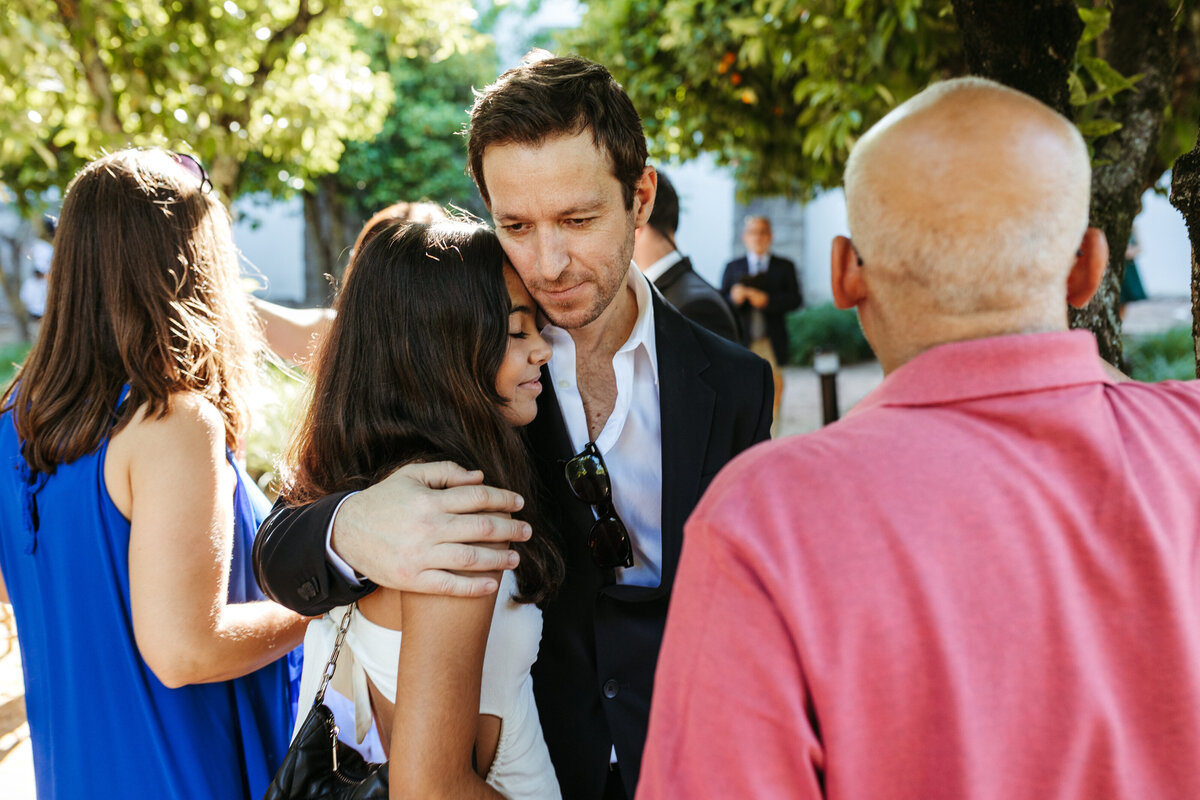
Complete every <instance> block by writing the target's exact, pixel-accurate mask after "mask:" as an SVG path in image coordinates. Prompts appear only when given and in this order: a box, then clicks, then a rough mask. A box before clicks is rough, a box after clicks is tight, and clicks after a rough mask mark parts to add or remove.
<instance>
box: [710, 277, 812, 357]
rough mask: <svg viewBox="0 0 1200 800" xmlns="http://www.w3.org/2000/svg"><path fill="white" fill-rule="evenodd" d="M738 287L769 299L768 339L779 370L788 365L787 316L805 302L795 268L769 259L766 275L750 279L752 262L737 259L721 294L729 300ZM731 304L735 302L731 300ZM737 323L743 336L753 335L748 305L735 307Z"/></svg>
mask: <svg viewBox="0 0 1200 800" xmlns="http://www.w3.org/2000/svg"><path fill="white" fill-rule="evenodd" d="M735 283H745V284H747V285H750V286H753V287H754V288H756V289H762V290H763V291H765V292H766V293H767V295H768V297H769V298H770V299H769V300H768V302H767V307H766V308H764V309H762V312H763V318H764V319H765V321H766V327H767V338H768V339H770V340H771V350H772V351H773V352H774V353H775V360H776V361H778V362H779V366H781V367H782V366H785V365H786V364H787V363H788V333H787V323H786V320H785V317H786V315H787V312H789V311H792V310H793V309H797V308H799V307H800V305H801V303H803V302H804V298H803V296H802V295H801V294H800V282H799V280H798V279H797V278H796V265H795V263H794V262H792V261H791V260H789V259H786V258H780V257H779V256H770V260H769V261H768V262H767V269H766V272H762V273H759V274H758V275H754V276H751V275H750V262H749V261H747V260H746V257H745V256H742V257H741V258H735V259H734V260H733V261H730V262H729V263H728V264H726V265H725V274H724V276H722V278H721V293H722V294H724V295H725V297H726V298H729V290H730V289H732V288H733V285H734V284H735ZM729 301H730V302H731V303H732V302H733V299H732V298H729ZM734 309H735V310H736V311H737V315H738V321H739V322H740V323H741V325H742V334H743V335H744V336H749V335H750V317H751V316H752V314H753V312H754V310H755V309H754V307H753V306H751V305H750V304H749V303H742V304H741V305H735V306H734ZM747 344H749V342H747Z"/></svg>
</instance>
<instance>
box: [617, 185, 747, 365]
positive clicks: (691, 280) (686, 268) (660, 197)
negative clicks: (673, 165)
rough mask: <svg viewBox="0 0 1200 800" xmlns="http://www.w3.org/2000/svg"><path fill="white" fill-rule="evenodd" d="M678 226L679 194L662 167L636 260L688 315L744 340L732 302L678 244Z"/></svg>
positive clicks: (640, 234) (637, 243)
mask: <svg viewBox="0 0 1200 800" xmlns="http://www.w3.org/2000/svg"><path fill="white" fill-rule="evenodd" d="M678 228H679V195H678V194H676V193H675V187H674V186H672V185H671V181H670V180H669V179H668V178H667V176H666V174H665V173H663V172H662V171H661V170H659V172H658V192H657V194H655V196H654V209H653V210H652V211H651V212H650V219H649V221H647V223H646V224H645V225H644V226H643V227H641V228H638V229H637V232H636V233H635V234H634V240H633V260H634V263H636V264H637V265H638V268H639V269H641V271H642V274H644V275H645V276H646V277H647V278H649V279H650V281H651V282H652V283H653V284H654V285H655V287H657V288H658V290H659V291H660V292H662V295H663V297H665V298H666V300H667V302H668V303H670V304H671V305H673V306H675V307H676V308H677V309H679V312H680V313H681V314H683V315H684V316H685V317H687V318H688V319H690V320H691V321H692V322H695V323H696V324H698V325H703V326H704V327H705V328H708V329H709V330H710V331H712V332H713V333H715V334H717V335H718V336H724V337H725V338H726V339H728V340H729V341H731V342H740V341H741V340H742V339H741V332H740V331H739V329H738V322H737V318H736V317H734V316H733V309H731V308H730V307H729V302H728V301H727V300H726V299H725V298H724V297H722V296H721V293H720V292H718V291H717V290H716V289H715V288H714V287H713V286H712V285H711V284H709V282H708V281H706V280H704V278H701V277H700V276H699V275H697V274H696V270H694V269H692V260H691V259H690V258H688V257H687V256H685V255H684V254H683V253H681V252H679V249H678V248H677V247H676V246H675V231H676V230H677V229H678Z"/></svg>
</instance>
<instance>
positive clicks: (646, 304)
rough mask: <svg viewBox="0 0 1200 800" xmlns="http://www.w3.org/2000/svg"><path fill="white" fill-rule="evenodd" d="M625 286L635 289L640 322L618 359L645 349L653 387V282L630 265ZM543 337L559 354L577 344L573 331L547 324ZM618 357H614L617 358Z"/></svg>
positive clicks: (655, 359) (655, 350) (655, 347)
mask: <svg viewBox="0 0 1200 800" xmlns="http://www.w3.org/2000/svg"><path fill="white" fill-rule="evenodd" d="M625 284H626V286H628V287H630V288H631V289H633V296H634V299H635V300H636V301H637V309H638V313H637V319H636V320H635V321H634V323H633V330H632V331H630V333H629V338H628V339H626V340H625V344H623V345H621V347H620V349H618V350H617V356H619V355H620V354H621V353H633V352H635V351H636V350H637V349H638V348H639V347H642V348H645V351H646V356H647V359H646V360H647V361H648V362H649V364H650V372H651V374H652V375H653V376H654V385H655V386H657V385H658V345H657V339H656V337H655V333H654V300H653V297H652V295H651V292H652V291H653V290H652V288H651V283H650V279H649V278H647V277H646V276H645V275H643V274H642V271H641V270H640V269H638V267H637V264H634V263H632V262H630V265H629V274H628V276H627V277H626V279H625ZM542 336H544V337H545V338H546V341H548V342H549V343H550V345H551V346H552V347H553V348H554V350H555V351H556V352H557V351H558V349H559V348H560V347H564V346H567V345H568V343H569V346H570V348H571V352H572V353H573V352H574V351H575V344H574V341H573V340H572V339H571V333H570V331H568V330H566V329H565V328H560V327H558V326H557V325H554V324H553V323H547V324H546V326H545V327H544V328H542ZM614 358H615V356H614ZM550 360H551V362H553V361H554V356H553V355H552V356H550Z"/></svg>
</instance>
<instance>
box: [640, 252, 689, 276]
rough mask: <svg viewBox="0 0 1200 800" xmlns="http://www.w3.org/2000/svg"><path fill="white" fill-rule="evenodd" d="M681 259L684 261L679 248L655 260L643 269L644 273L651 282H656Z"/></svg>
mask: <svg viewBox="0 0 1200 800" xmlns="http://www.w3.org/2000/svg"><path fill="white" fill-rule="evenodd" d="M680 261H683V253H681V252H679V251H678V250H672V251H671V252H669V253H667V254H666V255H665V256H663V257H662V258H660V259H659V260H658V261H655V262H654V263H653V264H651V265H650V266H648V267H646V268H645V269H644V270H642V273H643V274H644V275H645V276H646V278H647V279H649V281H650V282H651V283H654V282H655V281H657V280H658V279H659V278H661V277H662V276H663V275H664V274H665V273H666V271H667V270H669V269H670V268H671V267H673V266H675V265H676V264H678V263H679V262H680Z"/></svg>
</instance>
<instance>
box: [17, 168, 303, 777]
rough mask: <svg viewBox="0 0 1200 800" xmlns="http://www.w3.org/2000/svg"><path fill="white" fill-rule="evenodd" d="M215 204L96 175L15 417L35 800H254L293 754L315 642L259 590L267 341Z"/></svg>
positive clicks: (164, 175) (130, 174) (192, 191)
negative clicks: (248, 453)
mask: <svg viewBox="0 0 1200 800" xmlns="http://www.w3.org/2000/svg"><path fill="white" fill-rule="evenodd" d="M209 188H211V185H210V184H209V182H208V179H207V175H206V174H205V172H204V170H203V168H202V167H201V166H200V164H199V162H197V161H195V160H193V159H191V158H190V157H188V156H183V155H178V154H174V153H168V152H165V151H162V150H125V151H121V152H117V153H113V154H111V155H108V156H105V157H103V158H100V159H98V160H96V161H94V162H92V163H91V164H89V165H87V166H86V167H84V168H83V169H82V170H81V171H80V173H79V174H78V175H77V176H76V177H75V179H74V180H73V181H72V182H71V185H70V186H69V187H68V188H67V193H66V197H65V200H64V203H63V209H62V216H61V218H60V219H59V224H58V232H57V234H56V236H55V248H54V256H53V267H52V269H51V271H50V290H49V297H48V302H47V309H46V315H45V317H44V319H43V321H42V327H41V332H40V334H39V336H38V340H37V342H36V343H35V344H34V346H33V349H32V351H31V352H30V354H29V357H28V358H27V359H26V361H25V364H24V366H23V367H22V368H21V370H20V372H19V373H18V375H17V377H16V379H15V380H14V382H13V383H12V384H11V385H10V386H9V387H8V389H7V391H6V392H5V393H4V398H3V416H2V417H0V454H2V456H3V459H4V463H5V464H6V465H7V466H9V467H10V468H9V469H5V470H3V471H0V472H2V473H3V478H0V570H2V571H3V575H4V581H5V583H6V584H7V588H8V592H9V593H10V594H11V596H12V603H13V609H14V611H15V613H16V618H17V628H18V631H19V634H20V643H21V660H22V663H23V665H24V670H25V702H26V708H27V711H28V716H29V728H30V736H31V739H32V742H33V756H34V771H35V777H36V782H37V792H38V797H39V798H41V800H53V798H64V800H66V799H70V800H75V798H80V797H120V798H134V797H155V798H168V797H169V798H196V800H212V799H213V798H222V800H226V799H227V798H247V800H250V799H251V798H254V799H256V798H258V797H260V796H261V795H262V793H263V791H264V790H265V789H266V787H267V784H268V782H269V781H270V779H271V776H272V775H273V774H274V771H275V769H276V768H277V767H278V765H279V762H280V760H281V759H282V757H283V754H284V752H285V751H286V748H287V741H288V732H289V730H290V727H291V720H292V714H291V706H290V702H289V697H288V695H289V674H288V664H287V663H286V660H281V658H280V657H281V656H282V655H284V654H285V653H287V652H288V651H289V650H291V649H293V648H294V647H296V645H298V644H299V643H300V641H301V637H302V636H303V630H304V619H303V618H301V617H299V616H298V615H296V614H294V613H292V612H290V611H288V610H286V609H284V608H283V607H282V606H278V605H276V604H275V603H271V602H268V601H265V600H263V599H262V594H261V593H260V592H259V590H258V587H257V586H256V585H255V583H254V578H253V574H252V570H251V564H250V547H251V544H252V542H253V537H254V532H255V530H256V528H257V524H258V520H257V519H256V518H255V515H254V510H253V508H252V503H251V493H252V492H256V491H257V487H255V486H254V484H253V483H252V482H251V481H249V480H248V479H247V478H246V477H245V476H244V474H243V473H242V472H241V470H240V468H239V467H238V466H237V465H236V462H235V459H234V458H233V455H232V454H233V452H235V451H236V449H237V446H238V442H239V440H240V439H241V437H242V436H243V434H244V433H245V431H246V428H247V425H248V422H249V419H248V414H247V408H246V400H247V394H248V389H249V385H250V382H251V379H252V376H253V373H254V368H255V367H254V355H255V348H256V346H257V344H258V337H257V335H256V332H255V331H254V330H253V329H252V328H251V327H250V325H249V323H248V319H249V317H250V315H249V313H248V308H247V305H246V302H245V298H244V294H243V292H242V291H241V289H240V287H239V286H238V279H239V274H238V262H237V253H236V251H235V249H234V246H233V240H232V234H231V231H230V225H229V215H228V212H227V211H226V210H225V208H224V207H223V206H222V205H221V204H220V203H219V202H218V201H217V200H216V199H215V198H213V197H212V196H211V195H210V194H209V193H208V189H209Z"/></svg>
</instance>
